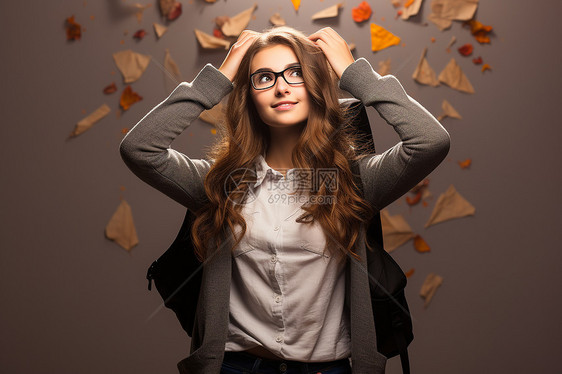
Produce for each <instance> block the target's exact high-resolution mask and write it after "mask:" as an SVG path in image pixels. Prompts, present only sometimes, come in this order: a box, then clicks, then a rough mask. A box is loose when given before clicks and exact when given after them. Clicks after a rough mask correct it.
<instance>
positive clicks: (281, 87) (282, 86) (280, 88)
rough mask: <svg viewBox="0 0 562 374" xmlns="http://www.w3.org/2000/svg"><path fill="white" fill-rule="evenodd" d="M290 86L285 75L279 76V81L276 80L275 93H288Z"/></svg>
mask: <svg viewBox="0 0 562 374" xmlns="http://www.w3.org/2000/svg"><path fill="white" fill-rule="evenodd" d="M289 87H290V86H289V84H288V83H287V82H285V79H283V77H278V78H277V82H275V94H276V95H280V94H283V93H287V92H289Z"/></svg>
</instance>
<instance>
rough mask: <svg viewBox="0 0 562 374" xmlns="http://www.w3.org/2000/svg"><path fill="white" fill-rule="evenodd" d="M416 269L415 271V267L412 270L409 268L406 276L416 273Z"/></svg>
mask: <svg viewBox="0 0 562 374" xmlns="http://www.w3.org/2000/svg"><path fill="white" fill-rule="evenodd" d="M414 271H415V269H414V268H411V269H410V270H408V271H407V272H406V273H405V275H406V278H410V277H411V276H412V275H414Z"/></svg>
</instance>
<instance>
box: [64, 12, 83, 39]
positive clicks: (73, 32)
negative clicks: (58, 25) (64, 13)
mask: <svg viewBox="0 0 562 374" xmlns="http://www.w3.org/2000/svg"><path fill="white" fill-rule="evenodd" d="M81 36H82V33H81V28H80V24H79V23H77V22H75V21H74V16H72V17H68V18H67V19H66V40H80V37H81Z"/></svg>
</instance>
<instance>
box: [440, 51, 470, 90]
mask: <svg viewBox="0 0 562 374" xmlns="http://www.w3.org/2000/svg"><path fill="white" fill-rule="evenodd" d="M439 81H440V82H443V83H445V84H446V85H448V86H449V87H451V88H454V89H455V90H457V91H461V92H467V93H474V87H472V84H471V83H470V81H469V80H468V78H467V76H466V75H465V74H464V73H463V71H462V70H461V67H460V66H459V65H458V64H457V61H455V59H454V58H452V59H451V61H449V63H448V64H447V66H445V69H443V71H442V72H441V73H439Z"/></svg>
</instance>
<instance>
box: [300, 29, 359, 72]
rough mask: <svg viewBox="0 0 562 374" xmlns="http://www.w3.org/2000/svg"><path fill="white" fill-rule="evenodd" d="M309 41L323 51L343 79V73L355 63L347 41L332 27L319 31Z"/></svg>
mask: <svg viewBox="0 0 562 374" xmlns="http://www.w3.org/2000/svg"><path fill="white" fill-rule="evenodd" d="M308 39H310V40H312V41H313V42H314V43H315V44H316V45H317V46H318V47H320V49H322V52H324V55H325V56H326V59H327V60H328V62H329V63H330V65H331V66H332V69H334V72H335V73H336V74H337V75H338V78H341V75H342V74H343V71H344V70H345V69H346V68H347V67H348V66H349V65H351V64H352V63H353V62H355V59H354V58H353V55H352V54H351V51H350V49H349V46H348V45H347V43H346V42H345V40H344V39H343V38H342V37H341V36H340V34H338V33H337V32H336V31H335V30H334V29H332V28H331V27H325V28H323V29H320V30H318V31H317V32H315V33H314V34H312V35H310V36H309V37H308Z"/></svg>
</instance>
